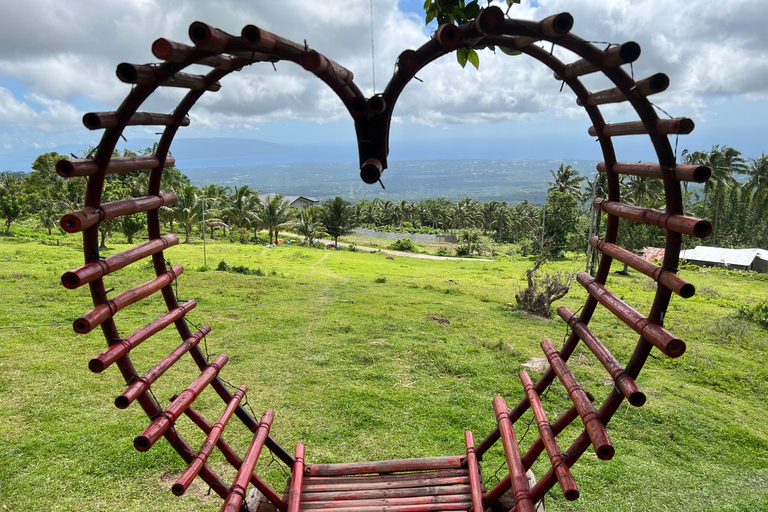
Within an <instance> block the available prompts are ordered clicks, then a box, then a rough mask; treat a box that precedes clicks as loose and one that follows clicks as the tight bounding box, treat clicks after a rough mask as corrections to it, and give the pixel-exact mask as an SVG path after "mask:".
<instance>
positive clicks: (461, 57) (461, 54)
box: [456, 48, 469, 67]
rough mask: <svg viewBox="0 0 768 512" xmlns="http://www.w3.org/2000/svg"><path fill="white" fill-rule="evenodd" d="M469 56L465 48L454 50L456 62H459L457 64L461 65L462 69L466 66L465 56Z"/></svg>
mask: <svg viewBox="0 0 768 512" xmlns="http://www.w3.org/2000/svg"><path fill="white" fill-rule="evenodd" d="M468 54H469V50H468V49H467V48H459V49H458V50H456V60H457V61H459V64H461V67H464V66H466V65H467V56H468Z"/></svg>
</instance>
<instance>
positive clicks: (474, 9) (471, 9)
mask: <svg viewBox="0 0 768 512" xmlns="http://www.w3.org/2000/svg"><path fill="white" fill-rule="evenodd" d="M478 14H480V6H479V5H477V0H475V1H474V2H470V3H468V4H467V6H466V7H465V8H464V16H466V17H467V19H469V20H472V19H475V18H477V15H478Z"/></svg>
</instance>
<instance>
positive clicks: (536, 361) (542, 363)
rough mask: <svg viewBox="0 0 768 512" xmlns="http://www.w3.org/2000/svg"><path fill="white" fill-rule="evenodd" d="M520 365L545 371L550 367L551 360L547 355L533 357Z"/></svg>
mask: <svg viewBox="0 0 768 512" xmlns="http://www.w3.org/2000/svg"><path fill="white" fill-rule="evenodd" d="M520 366H521V367H522V368H525V369H526V370H531V371H534V372H539V373H544V372H545V371H546V370H548V369H549V361H547V358H546V357H532V358H530V359H529V360H528V361H527V362H525V363H523V364H521V365H520Z"/></svg>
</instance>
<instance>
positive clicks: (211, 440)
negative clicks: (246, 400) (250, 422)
mask: <svg viewBox="0 0 768 512" xmlns="http://www.w3.org/2000/svg"><path fill="white" fill-rule="evenodd" d="M246 392H248V387H247V386H240V388H238V390H237V391H235V394H234V395H233V396H232V400H230V401H229V403H228V404H227V407H226V409H224V412H223V413H221V416H219V420H218V421H217V422H216V424H215V425H214V426H213V429H211V432H210V433H209V434H208V437H207V438H206V439H205V442H204V443H203V445H202V446H201V447H200V450H199V451H198V452H197V455H196V456H195V458H194V459H193V460H192V462H191V463H190V464H189V466H187V469H186V471H184V473H183V474H182V475H181V476H180V477H179V479H178V480H177V481H176V483H175V484H173V487H171V491H172V492H173V494H175V495H176V496H181V495H182V494H184V493H185V492H186V491H187V489H189V486H190V485H191V484H192V481H193V480H194V479H195V478H196V477H197V474H198V473H200V470H201V469H203V466H205V463H206V462H207V461H208V457H210V456H211V453H212V452H213V448H214V447H215V446H216V443H218V441H219V438H221V433H222V432H223V431H224V427H226V426H227V423H228V422H229V419H230V418H231V417H232V414H233V413H234V412H235V409H236V408H237V406H238V405H239V404H240V401H241V400H242V399H243V397H244V396H245V393H246Z"/></svg>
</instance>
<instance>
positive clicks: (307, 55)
mask: <svg viewBox="0 0 768 512" xmlns="http://www.w3.org/2000/svg"><path fill="white" fill-rule="evenodd" d="M299 64H301V67H303V68H304V69H306V70H307V71H309V72H310V73H314V74H315V75H318V76H320V75H323V74H326V73H329V74H331V75H333V76H334V77H336V78H337V79H338V80H339V82H341V83H347V82H351V81H352V80H354V79H355V75H354V74H353V73H352V72H351V71H350V70H348V69H347V68H345V67H344V66H342V65H341V64H339V63H337V62H334V61H332V60H331V59H329V58H327V57H326V56H325V55H322V54H320V53H318V52H316V51H315V50H307V51H305V52H304V53H302V54H301V56H300V57H299Z"/></svg>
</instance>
